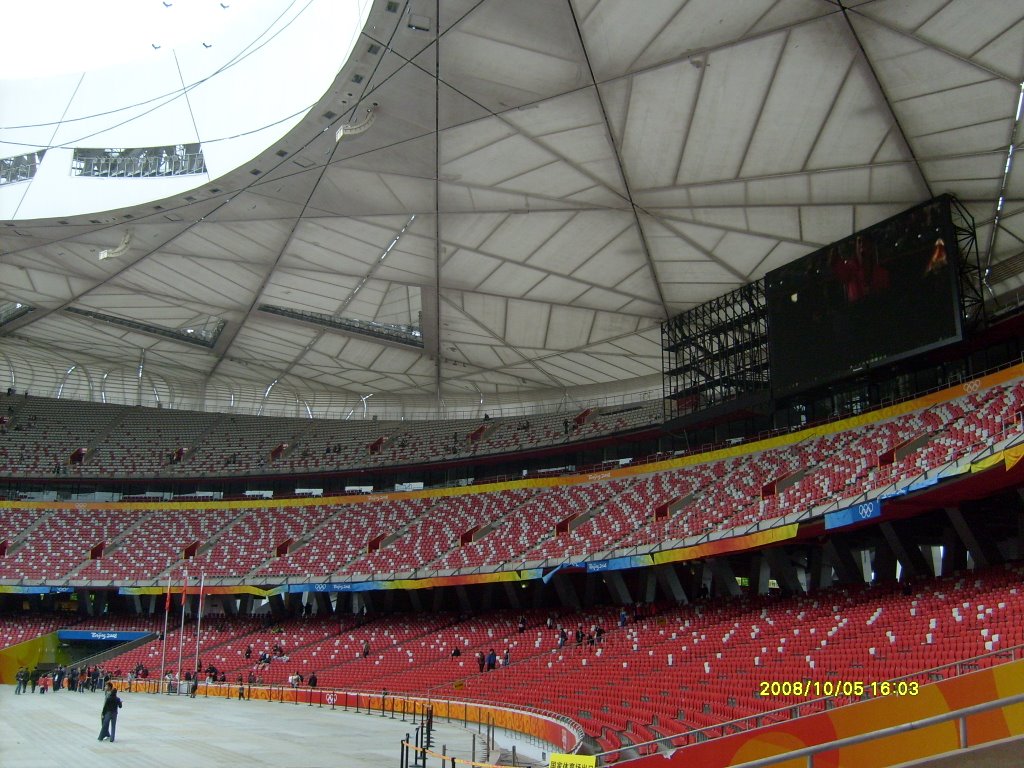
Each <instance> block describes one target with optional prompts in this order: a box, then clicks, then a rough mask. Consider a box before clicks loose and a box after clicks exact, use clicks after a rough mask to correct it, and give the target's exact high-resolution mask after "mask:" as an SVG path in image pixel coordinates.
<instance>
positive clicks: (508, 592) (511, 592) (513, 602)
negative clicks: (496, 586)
mask: <svg viewBox="0 0 1024 768" xmlns="http://www.w3.org/2000/svg"><path fill="white" fill-rule="evenodd" d="M523 583H524V584H525V583H526V582H523ZM502 588H503V589H504V591H505V599H506V600H508V604H509V606H511V607H512V608H521V607H522V605H523V603H522V601H521V600H520V599H519V593H520V592H522V591H523V589H522V587H521V586H520V585H519V584H516V583H514V582H511V581H504V582H502ZM456 592H457V593H458V595H459V605H461V606H462V610H463V611H465V612H466V613H469V612H470V611H471V610H472V606H471V604H470V602H469V598H468V597H465V594H466V588H465V587H456ZM464 597H465V603H463V598H464Z"/></svg>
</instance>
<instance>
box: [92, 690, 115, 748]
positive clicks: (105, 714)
mask: <svg viewBox="0 0 1024 768" xmlns="http://www.w3.org/2000/svg"><path fill="white" fill-rule="evenodd" d="M120 708H121V699H120V698H118V695H117V688H115V687H114V686H113V684H112V683H107V689H106V695H105V696H104V697H103V709H102V710H100V719H101V721H102V723H103V728H102V729H101V730H100V735H99V737H98V738H97V739H96V740H97V741H103V740H104V739H110V741H111V743H113V741H114V735H115V733H116V731H117V710H119V709H120Z"/></svg>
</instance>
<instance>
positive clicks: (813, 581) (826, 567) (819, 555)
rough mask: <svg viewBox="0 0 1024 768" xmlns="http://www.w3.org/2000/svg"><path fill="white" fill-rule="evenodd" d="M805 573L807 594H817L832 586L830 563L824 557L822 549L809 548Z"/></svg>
mask: <svg viewBox="0 0 1024 768" xmlns="http://www.w3.org/2000/svg"><path fill="white" fill-rule="evenodd" d="M807 572H808V585H807V591H808V592H817V591H818V590H819V589H828V588H829V587H831V586H832V580H833V579H832V563H830V562H829V560H828V558H827V557H825V550H824V548H823V547H811V552H810V554H809V555H808V564H807Z"/></svg>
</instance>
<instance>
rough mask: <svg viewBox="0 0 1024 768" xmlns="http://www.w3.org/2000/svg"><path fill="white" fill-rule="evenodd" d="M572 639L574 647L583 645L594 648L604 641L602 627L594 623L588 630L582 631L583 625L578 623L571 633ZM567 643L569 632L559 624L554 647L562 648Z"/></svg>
mask: <svg viewBox="0 0 1024 768" xmlns="http://www.w3.org/2000/svg"><path fill="white" fill-rule="evenodd" d="M573 640H574V641H575V645H576V648H582V647H584V646H586V647H588V648H594V647H595V646H597V645H600V644H601V643H602V642H603V641H604V627H602V626H601V625H600V624H594V625H593V626H592V627H591V628H590V631H589V632H584V631H583V625H582V624H578V625H577V626H576V631H575V632H574V633H573ZM568 644H569V632H568V630H566V628H565V627H562V626H560V627H559V628H558V632H557V633H556V634H555V648H557V649H559V650H560V649H562V648H565V647H566V646H567V645H568Z"/></svg>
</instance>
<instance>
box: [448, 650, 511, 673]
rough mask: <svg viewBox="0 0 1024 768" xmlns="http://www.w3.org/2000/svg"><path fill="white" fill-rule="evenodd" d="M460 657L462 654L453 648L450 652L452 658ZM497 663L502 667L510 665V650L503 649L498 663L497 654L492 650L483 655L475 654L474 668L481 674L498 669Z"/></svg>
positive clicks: (478, 652) (481, 652)
mask: <svg viewBox="0 0 1024 768" xmlns="http://www.w3.org/2000/svg"><path fill="white" fill-rule="evenodd" d="M461 655H462V652H461V651H459V649H458V648H455V649H454V650H453V651H452V658H456V657H458V656H461ZM499 663H500V664H501V666H503V667H507V666H508V665H509V664H511V663H512V650H511V649H509V648H506V649H505V652H504V653H503V654H502V655H501V659H500V661H499V659H498V654H497V652H496V651H495V650H494V649H493V648H491V649H490V650H488V651H487V653H484V652H483V651H477V652H476V666H477V669H479V670H480V671H481V672H485V671H486V672H491V671H493V670H495V669H497V668H498V664H499Z"/></svg>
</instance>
